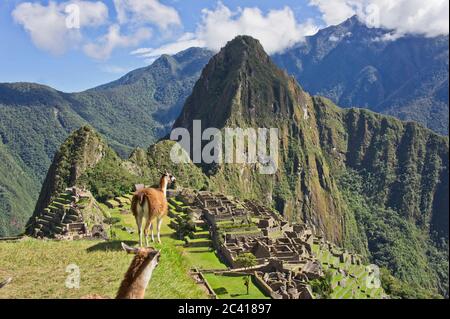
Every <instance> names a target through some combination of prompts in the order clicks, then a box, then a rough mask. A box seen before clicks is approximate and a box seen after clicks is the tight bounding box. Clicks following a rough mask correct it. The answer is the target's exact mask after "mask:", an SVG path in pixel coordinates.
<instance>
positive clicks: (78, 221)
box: [26, 187, 107, 239]
mask: <svg viewBox="0 0 450 319" xmlns="http://www.w3.org/2000/svg"><path fill="white" fill-rule="evenodd" d="M26 233H27V234H28V235H30V236H32V237H36V238H55V239H80V238H86V237H91V236H93V237H95V238H106V237H107V235H106V231H105V230H104V226H103V213H102V212H101V210H100V208H99V207H98V206H97V204H96V202H95V199H94V198H93V197H92V194H91V193H90V192H89V191H85V190H82V189H79V188H76V187H71V188H67V189H66V190H65V192H64V193H62V194H60V195H59V196H58V197H57V198H55V199H54V200H53V201H52V202H51V203H50V205H49V206H48V207H46V208H45V209H44V210H43V211H42V212H41V213H40V214H38V215H37V216H33V217H32V218H31V219H30V222H29V223H28V224H27V229H26Z"/></svg>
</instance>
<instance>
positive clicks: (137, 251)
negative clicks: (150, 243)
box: [122, 243, 161, 271]
mask: <svg viewBox="0 0 450 319" xmlns="http://www.w3.org/2000/svg"><path fill="white" fill-rule="evenodd" d="M122 248H123V250H125V251H126V252H127V253H129V254H134V255H135V257H136V258H135V259H137V260H139V261H140V264H141V267H145V268H148V269H150V270H151V271H153V269H155V268H156V266H158V263H159V258H160V256H161V252H160V250H157V249H155V248H153V247H130V246H128V245H127V244H125V243H122Z"/></svg>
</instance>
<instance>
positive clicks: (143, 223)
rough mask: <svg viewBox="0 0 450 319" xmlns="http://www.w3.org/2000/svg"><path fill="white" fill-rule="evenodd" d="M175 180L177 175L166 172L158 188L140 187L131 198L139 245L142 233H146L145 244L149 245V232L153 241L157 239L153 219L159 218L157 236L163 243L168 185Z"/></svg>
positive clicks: (140, 244) (159, 241)
mask: <svg viewBox="0 0 450 319" xmlns="http://www.w3.org/2000/svg"><path fill="white" fill-rule="evenodd" d="M174 182H175V177H173V176H172V175H171V174H169V173H167V172H165V173H164V174H162V176H161V179H160V180H159V187H158V188H144V187H141V188H138V189H137V190H136V192H135V193H134V196H133V199H132V200H131V212H132V213H133V215H134V217H135V218H136V224H137V227H138V233H139V246H140V247H142V235H143V233H144V235H145V244H146V246H148V232H149V230H150V231H151V233H152V241H153V242H154V241H155V237H154V235H153V220H154V219H155V218H156V220H157V238H158V243H161V237H160V233H161V224H162V221H163V218H164V216H166V215H167V211H168V205H167V198H166V193H167V187H168V186H169V184H172V183H174Z"/></svg>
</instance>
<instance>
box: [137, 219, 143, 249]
mask: <svg viewBox="0 0 450 319" xmlns="http://www.w3.org/2000/svg"><path fill="white" fill-rule="evenodd" d="M136 224H137V229H138V235H139V247H142V219H141V218H139V217H136Z"/></svg>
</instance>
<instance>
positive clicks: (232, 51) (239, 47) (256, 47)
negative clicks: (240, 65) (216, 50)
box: [221, 35, 269, 63]
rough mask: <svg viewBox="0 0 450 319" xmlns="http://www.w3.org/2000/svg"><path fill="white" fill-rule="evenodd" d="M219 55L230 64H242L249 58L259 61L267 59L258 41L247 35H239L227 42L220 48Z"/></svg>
mask: <svg viewBox="0 0 450 319" xmlns="http://www.w3.org/2000/svg"><path fill="white" fill-rule="evenodd" d="M221 53H222V54H224V55H225V56H226V57H227V59H228V60H229V61H230V62H231V63H236V62H242V61H244V60H247V59H249V58H250V57H255V58H258V59H261V61H264V60H268V59H269V56H268V54H267V53H266V52H265V51H264V48H263V46H262V45H261V43H260V42H259V40H257V39H255V38H253V37H251V36H248V35H239V36H237V37H235V38H234V39H233V40H231V41H228V43H227V44H226V45H225V47H223V48H222V50H221Z"/></svg>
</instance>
